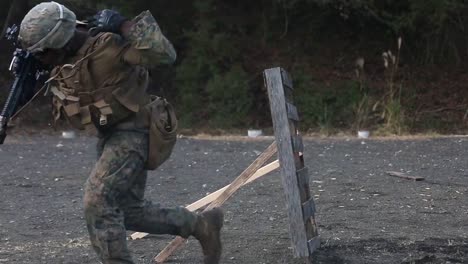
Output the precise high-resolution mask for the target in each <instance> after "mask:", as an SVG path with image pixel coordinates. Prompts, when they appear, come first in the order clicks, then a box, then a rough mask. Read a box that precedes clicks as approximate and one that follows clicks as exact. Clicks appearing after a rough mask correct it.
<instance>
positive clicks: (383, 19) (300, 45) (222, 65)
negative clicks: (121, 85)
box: [0, 0, 468, 134]
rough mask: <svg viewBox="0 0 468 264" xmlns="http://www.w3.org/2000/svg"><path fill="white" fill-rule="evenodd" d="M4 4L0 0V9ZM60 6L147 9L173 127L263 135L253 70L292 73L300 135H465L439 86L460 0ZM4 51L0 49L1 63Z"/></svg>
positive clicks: (158, 79) (464, 10) (458, 28)
mask: <svg viewBox="0 0 468 264" xmlns="http://www.w3.org/2000/svg"><path fill="white" fill-rule="evenodd" d="M12 2H13V1H6V0H0V4H2V6H4V7H7V6H10V5H11V3H12ZM16 2H17V3H19V2H21V3H27V4H28V6H29V7H30V6H32V5H33V4H35V3H38V2H40V1H37V0H34V1H27V0H21V1H16ZM61 2H62V3H63V4H65V5H67V6H69V7H70V8H71V9H73V10H74V11H76V12H77V15H78V16H79V17H80V18H86V17H89V16H90V15H92V14H94V12H95V11H96V10H98V9H101V8H105V7H107V8H115V9H117V10H120V11H121V12H122V13H124V14H126V15H127V16H129V17H131V16H134V15H136V14H138V13H139V12H140V11H142V10H145V9H149V10H151V12H152V13H153V14H154V16H155V17H156V19H157V20H158V21H159V23H160V25H161V27H162V29H163V31H164V33H165V34H166V35H167V36H168V38H169V39H170V40H171V41H172V42H173V43H174V45H175V47H176V49H177V51H178V61H177V63H176V65H175V67H170V68H167V67H161V68H156V69H153V70H152V76H153V79H154V82H155V83H157V86H159V87H160V88H161V89H162V90H163V94H164V95H165V96H167V97H169V99H170V100H171V101H172V102H174V104H175V106H176V108H177V111H178V113H179V116H180V118H181V121H182V122H181V124H182V126H183V127H194V128H212V129H215V128H222V129H235V128H247V127H260V128H262V127H263V128H266V127H271V121H270V117H269V106H268V101H267V95H266V90H265V88H264V85H263V77H262V71H263V70H264V69H266V68H270V67H276V66H281V67H283V68H285V69H286V70H288V71H289V72H290V73H291V75H292V76H293V79H294V85H295V97H296V98H295V101H296V103H297V105H298V108H299V110H300V115H301V119H302V121H301V125H302V126H303V129H304V130H306V131H310V132H321V133H325V134H333V133H336V132H339V131H343V130H345V131H356V130H358V129H371V130H374V131H378V133H381V134H402V133H411V132H419V131H436V132H441V133H446V132H459V131H465V130H466V128H467V124H466V123H467V122H466V116H465V113H467V109H468V106H467V104H468V102H467V100H468V99H464V98H468V97H467V96H466V93H465V94H460V91H464V90H466V88H464V87H463V86H460V85H452V84H450V85H447V83H444V82H443V81H444V80H445V79H446V78H448V77H445V76H446V74H448V73H452V72H454V73H456V72H460V71H456V70H455V71H454V70H452V69H457V68H460V69H462V68H463V65H465V61H466V59H467V58H468V49H466V47H467V46H468V34H467V32H466V30H465V28H466V26H467V25H468V20H467V19H468V16H467V15H468V3H466V1H463V0H403V1H393V0H379V1H376V0H289V1H286V0H269V1H267V0H258V1H247V0H239V1H225V0H218V1H215V0H195V1H188V0H180V1H163V0H154V1H143V0H135V1H123V0H93V1H90V0H82V1H78V0H64V1H61ZM24 9H25V8H24V7H23V10H22V11H21V10H20V11H18V10H17V12H16V20H18V18H17V17H22V16H23V15H24V13H25V12H27V9H26V10H24ZM7 11H8V10H7V9H6V8H4V9H3V10H1V11H0V15H1V16H0V17H1V18H5V17H7ZM21 12H23V13H21ZM14 20H15V16H13V21H14ZM17 22H18V21H17ZM399 37H403V39H404V43H403V44H402V43H401V40H400V41H399ZM10 51H11V49H9V48H7V46H6V45H5V42H1V46H0V56H1V58H3V60H2V61H8V60H9V56H10V54H9V52H10ZM392 51H393V52H394V54H392ZM382 54H384V55H383V57H382ZM3 68H6V67H3ZM426 69H430V71H428V72H427V73H425V72H424V71H425V70H426ZM440 69H442V70H440ZM419 72H423V74H419ZM460 74H461V73H460ZM3 75H4V76H7V75H6V73H5V74H3ZM421 76H424V78H421ZM444 78H445V79H444ZM439 81H440V82H441V86H440V87H439V86H437V85H432V84H433V83H435V82H439ZM0 83H3V82H0ZM462 84H463V82H462ZM442 85H444V86H442ZM2 86H3V85H2ZM410 87H411V89H410ZM449 88H450V89H451V90H450V89H449ZM454 94H458V96H454ZM2 95H4V94H3V93H0V96H2ZM428 98H429V101H426V100H427V99H428ZM440 109H442V110H440Z"/></svg>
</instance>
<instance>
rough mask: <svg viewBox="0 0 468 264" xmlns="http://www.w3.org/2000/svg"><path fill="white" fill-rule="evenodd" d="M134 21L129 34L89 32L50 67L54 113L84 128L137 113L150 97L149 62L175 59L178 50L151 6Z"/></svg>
mask: <svg viewBox="0 0 468 264" xmlns="http://www.w3.org/2000/svg"><path fill="white" fill-rule="evenodd" d="M133 21H134V22H135V23H134V25H133V26H132V27H131V28H130V30H129V32H128V33H127V34H126V35H125V36H120V35H118V34H114V33H100V34H98V35H97V36H94V37H89V38H88V39H87V40H86V42H85V44H84V45H83V46H82V47H81V48H80V50H79V51H78V52H77V53H76V54H75V55H74V56H73V57H71V58H68V59H67V62H66V64H64V65H62V66H60V67H56V68H55V69H54V70H53V71H52V73H51V75H52V76H53V77H52V78H51V79H52V81H51V86H52V88H51V91H52V92H53V94H54V99H53V104H54V106H55V107H54V109H55V110H54V114H55V119H58V118H60V117H61V116H65V117H66V118H67V119H68V120H69V121H70V123H71V124H72V125H73V126H74V127H76V128H78V129H84V128H85V127H86V126H88V125H92V126H95V127H97V128H100V127H99V126H103V127H104V126H111V125H112V126H113V125H115V124H119V123H121V122H122V121H123V120H128V118H129V117H130V116H132V115H134V116H136V117H138V116H139V113H140V110H141V109H142V106H144V105H147V104H148V103H149V101H150V97H149V95H148V94H147V93H146V89H147V86H148V70H147V68H148V67H151V66H154V65H158V64H170V63H173V62H174V61H175V59H176V52H175V50H174V48H173V46H172V44H171V43H170V42H169V41H168V40H167V39H166V37H165V36H164V35H163V34H162V33H161V30H160V28H159V26H158V24H157V23H156V21H155V19H154V18H153V16H152V15H151V13H150V12H149V11H145V12H143V13H141V14H140V15H139V16H137V17H136V18H135V19H134V20H133ZM137 119H138V118H137Z"/></svg>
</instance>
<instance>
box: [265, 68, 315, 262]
mask: <svg viewBox="0 0 468 264" xmlns="http://www.w3.org/2000/svg"><path fill="white" fill-rule="evenodd" d="M281 71H282V69H281V68H272V69H267V70H265V71H264V77H265V78H264V79H265V85H266V87H267V88H268V98H269V100H270V110H271V117H272V120H273V128H274V131H275V139H276V141H277V143H278V159H279V161H280V164H281V166H280V167H281V179H282V181H281V182H282V184H283V189H284V193H285V195H284V196H285V202H286V208H287V210H288V218H289V235H290V237H291V244H292V249H293V255H294V256H295V257H297V258H302V257H308V256H309V255H310V254H309V248H308V246H307V233H306V227H305V225H304V219H303V213H302V204H301V193H300V190H299V188H298V179H297V176H296V171H297V169H300V168H297V167H296V163H297V161H296V158H295V154H294V152H293V146H292V140H291V139H292V136H293V135H295V134H297V133H296V130H295V128H294V124H293V123H294V122H297V121H299V116H298V114H297V108H296V107H295V106H294V105H293V104H292V103H289V102H287V100H286V95H285V90H284V87H283V84H282V79H281V78H282V76H281ZM290 119H292V120H294V121H291V120H290ZM301 190H305V189H303V188H301ZM307 190H308V189H307ZM304 193H306V192H305V191H304ZM305 199H307V197H305Z"/></svg>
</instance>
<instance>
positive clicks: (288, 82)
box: [281, 69, 293, 90]
mask: <svg viewBox="0 0 468 264" xmlns="http://www.w3.org/2000/svg"><path fill="white" fill-rule="evenodd" d="M281 79H282V81H283V84H284V85H285V86H286V87H288V88H289V89H291V90H292V89H293V84H292V80H291V75H289V73H288V72H287V71H285V70H283V69H281Z"/></svg>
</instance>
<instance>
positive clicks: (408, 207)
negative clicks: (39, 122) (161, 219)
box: [0, 134, 468, 264]
mask: <svg viewBox="0 0 468 264" xmlns="http://www.w3.org/2000/svg"><path fill="white" fill-rule="evenodd" d="M271 141H272V139H271V138H267V139H263V140H245V139H243V140H242V139H240V140H206V139H193V138H192V139H190V138H181V139H179V141H178V144H177V145H176V149H175V151H174V153H173V156H172V158H171V159H170V160H169V161H168V162H167V163H166V164H164V165H163V166H162V167H161V168H160V170H158V171H156V172H151V173H150V177H149V182H148V188H147V197H148V198H149V199H151V200H153V201H159V202H161V203H162V204H164V205H167V206H174V205H179V204H188V203H190V202H192V201H195V200H197V199H199V198H201V197H203V196H204V195H205V194H206V193H208V192H212V191H214V190H216V189H218V188H220V187H222V186H224V185H225V184H228V183H229V182H230V181H231V180H232V179H234V178H235V177H236V176H237V175H238V174H239V173H240V172H242V170H243V169H245V168H246V166H248V165H249V164H250V163H251V162H252V161H253V160H254V159H255V157H256V156H257V155H258V154H259V153H260V152H261V151H263V150H264V149H265V148H266V147H267V146H268V145H269V144H270V143H271ZM94 143H95V139H94V138H91V137H86V136H79V137H78V138H76V139H71V140H67V139H62V138H60V137H59V136H58V135H39V134H36V135H32V136H16V137H10V138H8V141H7V142H6V144H5V145H2V146H0V212H1V214H0V263H28V264H31V263H50V264H58V263H69V264H71V263H98V261H97V259H96V258H95V255H94V252H92V250H91V248H90V246H89V243H88V238H87V233H86V229H85V223H84V220H83V216H82V204H81V197H82V186H83V184H84V182H85V179H86V177H87V174H88V173H89V171H90V170H91V167H92V166H93V160H94V159H95V152H94ZM305 147H306V152H305V159H306V164H307V165H308V167H309V169H310V176H311V183H310V184H311V189H312V192H313V195H315V200H316V204H317V210H318V213H317V215H316V218H317V222H318V225H319V232H320V236H321V239H322V247H321V248H320V249H319V250H318V251H317V253H316V254H315V257H314V258H315V263H382V264H383V263H408V264H409V263H468V195H467V194H468V166H467V165H468V160H467V157H466V156H467V154H468V138H467V137H448V138H416V139H396V140H389V139H384V140H381V139H370V140H365V141H362V140H358V139H346V138H342V139H317V138H310V139H307V140H305ZM389 170H391V171H402V172H405V173H407V174H408V175H417V176H423V177H425V181H417V182H415V181H409V180H405V179H400V178H394V177H390V176H388V175H386V174H385V171H389ZM224 209H225V212H226V221H225V228H224V232H223V241H224V245H225V251H224V255H223V261H222V263H247V264H249V263H303V262H302V261H298V260H294V259H292V253H291V249H290V240H289V238H288V230H287V227H288V224H287V218H286V211H285V205H284V201H283V191H282V187H281V179H280V175H279V174H278V173H277V172H274V173H272V174H270V175H267V176H265V177H264V178H262V179H259V180H257V181H256V182H254V183H252V184H250V185H248V186H245V187H244V188H242V189H241V190H240V191H239V192H238V193H237V194H236V195H235V196H233V197H232V198H231V199H230V200H229V201H228V203H227V204H226V205H225V206H224ZM129 234H130V232H129ZM170 239H171V237H170V236H153V235H152V236H149V237H147V238H145V239H141V240H136V241H129V245H130V248H131V249H132V251H133V252H134V256H135V260H136V262H137V263H151V259H152V258H153V257H154V256H155V255H156V253H157V252H159V250H161V249H162V248H163V247H164V246H165V245H166V244H167V243H168V242H169V241H170ZM200 260H201V252H200V248H199V246H198V244H197V242H196V241H195V240H193V239H191V240H190V241H189V243H188V245H186V246H185V247H184V248H183V249H182V250H180V251H178V252H177V254H176V255H175V256H174V257H173V258H172V259H171V262H169V263H201V262H200Z"/></svg>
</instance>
